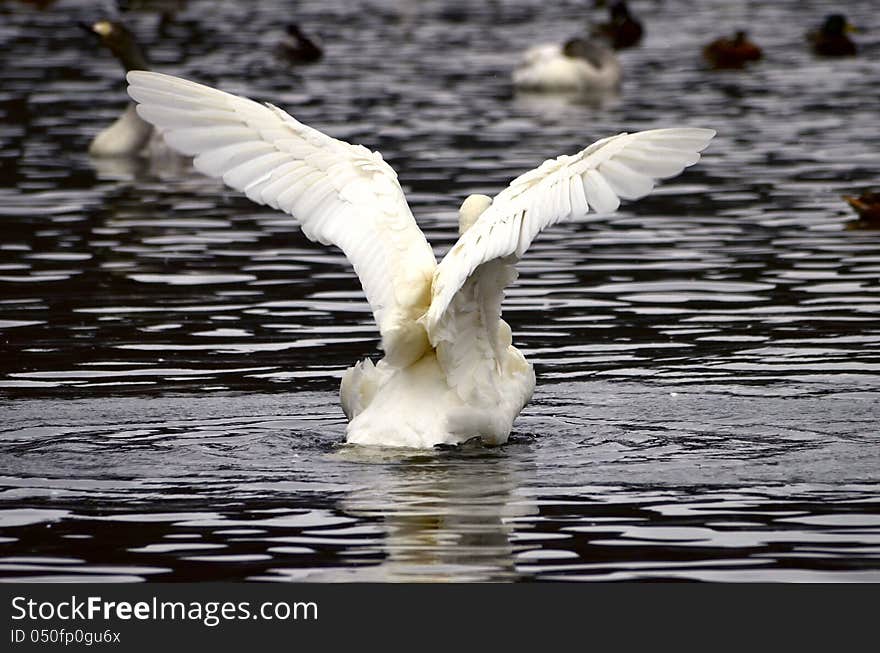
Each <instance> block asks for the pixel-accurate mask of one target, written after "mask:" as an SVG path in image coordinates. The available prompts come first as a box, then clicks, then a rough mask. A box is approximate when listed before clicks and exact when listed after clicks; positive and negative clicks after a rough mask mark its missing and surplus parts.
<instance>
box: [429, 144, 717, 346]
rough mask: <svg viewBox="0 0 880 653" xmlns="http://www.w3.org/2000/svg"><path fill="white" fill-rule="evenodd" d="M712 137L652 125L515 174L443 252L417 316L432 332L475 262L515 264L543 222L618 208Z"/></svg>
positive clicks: (688, 161) (692, 157)
mask: <svg viewBox="0 0 880 653" xmlns="http://www.w3.org/2000/svg"><path fill="white" fill-rule="evenodd" d="M714 136H715V132H714V131H713V130H711V129H699V128H673V129H652V130H649V131H643V132H636V133H635V134H626V133H624V134H618V135H617V136H611V137H609V138H604V139H602V140H600V141H596V142H595V143H593V144H592V145H590V146H589V147H587V148H586V149H584V150H582V151H580V152H578V153H577V154H575V155H571V156H568V155H563V156H560V157H557V158H556V159H550V160H548V161H545V162H544V163H543V164H541V165H540V166H539V167H537V168H535V169H534V170H532V171H530V172H527V173H525V174H523V175H520V176H519V177H517V178H516V179H514V180H513V181H512V182H511V183H510V185H509V186H508V187H507V188H506V189H504V190H503V191H502V192H501V193H499V194H498V195H497V196H496V197H495V198H494V199H493V200H492V204H491V205H490V206H489V208H487V209H486V210H485V211H484V212H483V214H482V215H480V217H479V218H478V219H477V221H476V222H475V223H474V225H473V226H472V227H471V228H470V229H468V230H467V232H465V233H464V234H463V235H462V236H461V237H460V238H459V239H458V242H457V243H456V244H455V245H454V246H453V247H452V249H451V250H449V252H448V253H447V254H446V256H445V257H444V258H443V260H442V261H441V262H440V265H438V266H437V270H436V271H435V272H434V282H433V284H432V287H431V294H432V299H431V308H430V309H429V311H428V313H427V314H426V315H425V317H424V318H423V322H424V324H425V327H426V328H427V330H428V335H429V337H431V339H432V341H433V340H434V335H433V333H434V332H435V330H436V328H437V326H438V324H439V323H440V321H441V320H442V318H443V316H444V314H445V313H446V311H447V309H448V308H449V305H450V303H451V302H452V301H453V299H454V298H455V296H456V293H458V292H459V290H460V289H461V288H462V287H463V286H464V285H465V283H466V282H467V281H468V279H469V278H470V277H471V275H473V274H474V272H475V271H476V270H477V269H478V268H479V267H481V266H483V265H485V264H486V263H488V262H490V261H494V260H496V259H505V260H507V261H508V262H509V263H515V262H516V260H517V259H519V258H520V257H521V256H522V255H523V253H524V252H525V251H526V250H527V249H528V248H529V245H531V244H532V240H534V238H535V237H536V236H537V235H538V233H540V232H541V231H542V230H544V229H546V228H547V227H549V226H551V225H554V224H556V223H558V222H562V221H564V220H572V219H579V218H583V217H584V216H586V215H587V213H589V212H590V211H591V210H592V211H594V212H595V213H598V214H604V213H610V212H613V211H616V210H617V207H618V206H619V205H620V200H621V199H627V200H633V199H638V198H640V197H644V196H645V195H647V194H648V193H650V192H651V190H652V189H653V188H654V184H655V182H656V181H657V180H658V179H666V178H669V177H674V176H675V175H677V174H679V173H680V172H681V171H682V170H684V169H685V168H686V167H688V166H691V165H693V164H695V163H696V162H697V161H699V160H700V154H699V153H700V152H701V151H702V150H704V149H705V148H706V147H707V146H708V145H709V141H710V140H712V138H713V137H714Z"/></svg>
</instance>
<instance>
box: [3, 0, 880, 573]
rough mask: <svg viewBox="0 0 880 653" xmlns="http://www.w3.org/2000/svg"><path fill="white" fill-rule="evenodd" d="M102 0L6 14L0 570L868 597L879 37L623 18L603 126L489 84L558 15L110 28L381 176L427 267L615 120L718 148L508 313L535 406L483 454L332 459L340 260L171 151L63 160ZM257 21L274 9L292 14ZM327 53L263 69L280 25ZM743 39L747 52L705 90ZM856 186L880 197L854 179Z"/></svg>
mask: <svg viewBox="0 0 880 653" xmlns="http://www.w3.org/2000/svg"><path fill="white" fill-rule="evenodd" d="M97 4H98V3H91V2H64V1H63V0H62V1H61V2H58V3H56V4H55V5H54V6H53V7H52V8H50V9H48V10H45V11H38V10H36V9H34V8H33V7H31V6H30V5H26V4H23V3H18V2H2V3H0V70H2V71H3V73H2V83H0V221H2V223H0V224H2V237H0V579H3V580H40V579H52V580H72V581H86V580H101V581H104V580H106V581H111V580H112V581H133V580H175V581H176V580H235V579H254V580H321V581H326V580H342V581H347V580H468V581H470V580H631V579H667V580H672V579H684V580H708V581H755V580H764V581H807V580H808V581H880V434H878V427H877V424H878V419H880V391H878V382H880V232H877V231H867V230H853V229H848V228H847V222H848V221H850V220H851V219H852V217H853V216H852V215H850V214H849V213H848V208H847V207H846V205H845V203H844V202H843V201H842V200H841V199H840V195H841V194H844V193H850V194H858V192H860V191H861V190H864V189H867V188H870V187H871V185H872V184H877V183H878V175H880V130H878V129H877V125H878V106H880V102H878V99H880V98H878V94H877V83H876V82H877V79H878V75H880V57H878V55H880V22H878V18H877V12H876V6H875V3H874V2H870V1H867V0H865V1H862V2H848V3H846V11H847V13H848V15H849V17H850V19H851V21H852V22H853V23H855V24H856V25H858V26H860V27H861V28H863V31H862V32H861V33H860V34H858V35H856V37H855V38H856V39H857V40H858V42H859V43H860V44H861V46H862V55H861V56H860V57H857V58H853V59H846V60H817V59H815V58H814V57H813V56H812V55H811V54H810V53H809V51H808V50H807V49H806V46H805V42H804V37H803V34H804V32H805V31H806V29H808V28H809V27H812V26H813V25H814V24H815V23H818V22H819V21H820V20H821V18H822V17H823V16H824V14H825V13H827V11H828V10H829V5H828V3H822V2H800V1H798V2H795V1H793V0H791V1H786V2H772V3H768V2H761V3H758V2H751V3H728V2H722V1H721V0H717V1H714V2H711V1H701V2H698V3H693V2H685V1H683V0H666V1H665V2H650V1H644V2H638V1H635V2H633V3H632V6H633V9H634V10H635V11H636V12H637V13H638V14H639V15H640V16H641V17H642V18H643V20H644V21H645V24H646V38H645V40H644V42H643V43H642V45H641V46H640V47H638V48H635V49H633V50H628V51H626V52H624V53H622V54H621V59H622V64H623V67H624V76H625V79H624V85H623V88H622V92H621V93H620V95H619V96H618V97H612V98H605V99H603V101H601V102H584V101H576V100H572V99H571V98H560V97H540V96H538V97H536V96H523V95H517V94H515V93H514V92H513V90H512V88H511V84H510V72H511V69H512V67H513V65H514V63H515V62H516V59H517V57H518V55H519V53H520V52H521V51H522V50H523V49H524V48H526V47H527V46H529V45H532V44H535V43H539V42H545V41H554V40H560V39H563V38H566V37H568V36H571V35H574V34H575V33H577V31H578V30H579V29H582V28H583V26H585V25H586V23H587V21H588V19H590V18H595V19H600V18H602V16H603V15H602V13H601V11H596V12H592V11H590V10H588V9H585V7H589V6H590V3H587V2H580V1H578V2H558V3H547V2H538V1H535V2H525V1H522V2H494V3H489V2H487V3H466V2H458V3H455V2H423V3H407V2H405V1H403V0H400V1H398V2H392V1H390V0H389V1H388V2H378V1H375V2H369V3H346V2H341V1H336V0H329V1H328V0H322V1H321V2H305V1H304V2H300V3H296V6H297V7H298V9H297V11H296V12H295V14H294V13H292V11H291V10H290V8H289V6H288V5H287V4H282V3H274V2H268V1H267V2H254V3H241V2H233V1H229V2H198V1H192V2H190V3H189V6H188V9H187V10H186V11H185V12H183V13H181V14H179V15H178V16H177V18H176V20H174V21H172V22H170V23H169V24H168V25H166V26H165V27H164V28H160V26H159V21H158V18H157V17H156V15H155V14H150V13H137V14H133V15H131V17H130V24H131V26H132V28H133V29H134V30H135V31H136V32H137V34H138V35H139V36H140V37H141V40H142V41H143V42H144V43H145V45H147V46H148V47H147V49H148V53H149V56H150V58H151V59H152V61H153V62H154V65H155V68H156V69H157V70H162V71H165V72H171V73H176V74H179V75H183V76H186V77H190V78H193V79H197V80H199V81H202V82H206V83H209V84H213V85H219V86H222V87H223V88H225V89H227V90H231V91H234V92H240V93H247V94H250V95H252V96H254V97H257V98H263V99H268V100H271V101H273V102H275V103H277V104H279V105H281V106H283V107H285V108H287V109H288V110H290V111H291V113H293V114H294V115H295V116H297V117H298V118H299V119H300V120H301V121H303V122H305V123H307V124H310V125H312V126H315V127H318V128H320V129H323V130H326V131H327V132H329V133H331V134H332V135H333V136H336V137H340V138H345V139H347V140H351V141H354V142H360V143H363V144H365V145H368V146H369V147H371V148H373V149H378V150H380V151H381V152H382V153H383V154H384V155H385V158H386V159H387V160H388V161H389V162H390V163H391V164H392V165H393V166H394V167H395V169H397V170H398V172H399V174H400V179H401V182H402V184H403V185H404V187H405V189H406V190H407V195H408V198H409V200H410V204H411V206H412V208H413V211H414V213H415V215H416V217H417V219H418V221H419V224H420V225H421V226H422V228H423V229H424V230H425V232H426V234H427V235H428V238H429V240H430V241H431V242H432V244H434V245H435V247H436V250H437V253H438V254H441V253H442V252H444V251H445V250H446V249H447V248H448V247H449V246H450V244H451V243H452V242H453V240H454V237H455V230H456V209H457V207H458V204H459V203H460V201H461V199H462V198H463V197H464V196H466V195H467V194H469V193H475V192H486V193H488V194H495V193H496V192H498V191H500V190H501V189H502V188H503V187H504V186H505V185H506V183H507V182H508V181H509V180H510V179H511V178H512V177H514V176H515V175H517V174H519V173H520V172H523V171H525V170H528V169H530V168H532V167H534V166H536V165H537V164H538V163H540V162H541V161H542V160H544V159H545V158H548V157H551V156H556V155H558V154H562V153H573V152H576V151H577V150H579V149H581V148H583V147H584V146H586V145H588V144H589V143H591V142H593V141H594V140H596V139H598V138H600V137H604V136H607V135H611V134H614V133H617V132H619V131H623V130H627V131H634V130H639V129H649V128H655V127H663V126H679V125H693V126H704V127H712V128H714V129H716V130H717V131H718V136H717V138H716V139H715V141H713V143H712V145H711V146H710V148H709V150H707V152H706V153H705V157H704V159H703V160H702V161H701V162H700V163H699V165H697V166H695V167H694V168H692V169H690V170H689V171H688V172H686V173H685V174H684V175H682V176H681V177H679V178H677V179H675V180H672V181H671V182H669V183H666V184H663V185H662V186H661V187H660V188H659V190H658V191H657V192H655V193H654V194H653V195H652V196H650V197H648V198H646V199H645V200H642V201H640V202H638V203H634V204H626V205H624V206H623V207H622V208H621V210H620V211H619V212H618V213H617V214H615V215H614V216H610V217H609V219H608V220H606V221H603V222H598V223H588V224H569V225H562V226H559V227H556V228H554V229H552V230H550V231H548V232H547V233H545V234H544V235H542V236H541V237H540V238H539V239H538V241H537V242H536V243H535V245H534V246H533V248H532V250H531V251H530V252H529V254H528V256H527V257H526V259H525V260H524V261H523V262H522V264H521V266H520V270H521V273H522V274H521V279H520V282H519V284H518V285H517V286H516V287H514V288H513V289H512V290H511V291H510V292H509V296H508V299H507V300H506V303H505V313H504V315H505V319H507V320H508V321H509V322H510V323H511V326H512V327H513V330H514V342H515V344H516V345H517V346H518V347H519V348H520V349H521V350H522V351H523V353H524V354H525V355H526V357H527V358H528V359H529V360H531V361H532V362H534V363H535V368H536V372H537V376H538V388H537V390H536V393H535V397H534V399H533V401H532V403H531V404H530V405H529V406H528V407H527V408H526V409H525V411H524V412H523V414H522V415H521V416H520V418H519V419H518V420H517V422H516V424H515V426H514V431H513V435H512V437H511V441H510V443H509V444H508V445H506V446H504V447H500V448H495V449H487V448H482V447H479V446H470V445H469V446H465V447H462V448H460V449H456V450H443V451H439V450H438V451H429V452H411V451H410V452H401V451H395V450H368V449H360V448H351V447H345V446H342V442H343V436H344V425H345V419H344V416H343V414H342V411H341V409H340V407H339V403H338V396H337V391H338V383H339V378H340V376H341V374H342V372H343V370H344V369H345V368H346V367H347V366H349V365H351V364H352V363H353V362H355V361H356V360H359V359H361V358H364V357H367V356H372V357H373V358H374V359H375V358H377V357H378V348H377V344H378V341H377V334H376V332H375V330H374V327H373V324H372V320H371V316H370V313H369V312H368V307H367V305H366V303H365V301H364V299H363V296H362V292H361V290H360V288H359V286H358V283H357V281H356V279H355V277H354V275H353V274H352V273H351V271H350V270H349V268H348V267H347V265H346V264H345V260H344V258H343V257H342V255H341V254H340V253H339V252H338V251H335V250H329V249H325V248H321V247H319V246H316V245H313V244H311V243H309V242H308V241H307V240H306V239H305V238H304V237H303V236H302V235H301V234H300V233H298V232H297V231H296V230H295V229H294V228H293V227H292V225H291V221H290V220H289V219H288V218H287V216H285V215H283V214H279V213H275V212H273V211H272V210H270V209H266V208H261V207H258V206H255V205H253V204H250V203H249V202H248V201H247V200H246V199H243V198H240V197H238V196H237V194H235V193H233V192H226V191H224V190H223V189H222V188H221V187H220V186H219V185H218V183H217V182H215V181H212V180H209V179H205V178H203V177H201V176H199V175H197V174H195V173H193V172H192V170H190V169H189V168H188V167H187V166H185V165H174V164H173V162H167V161H164V162H163V161H156V162H153V163H150V162H147V161H127V162H112V163H108V162H99V161H93V160H91V159H90V158H89V156H88V155H87V153H86V149H87V147H88V143H89V141H90V139H91V137H92V136H93V135H94V134H95V133H97V132H98V131H99V130H100V129H101V128H103V127H105V126H106V125H107V124H109V122H110V121H111V120H112V119H113V118H114V117H115V116H116V115H118V113H119V112H120V111H121V110H122V108H123V107H124V106H125V102H126V100H125V96H124V93H123V85H122V81H121V72H120V70H119V68H118V65H117V64H116V62H115V61H114V60H113V59H112V58H111V56H110V55H109V53H107V52H105V51H102V50H99V49H98V48H97V47H96V44H95V43H93V42H92V40H90V39H89V38H88V35H86V34H85V33H84V32H82V30H81V29H80V28H79V27H78V26H77V25H76V21H78V20H94V19H97V18H99V17H101V15H100V14H99V13H98V11H97V10H96V9H95V5H97ZM285 7H286V8H285ZM291 19H296V20H298V21H299V22H300V23H301V24H302V26H303V27H304V28H305V29H306V31H310V32H316V33H318V34H319V35H320V36H321V37H322V38H323V39H324V44H325V46H326V56H325V58H324V60H323V61H321V62H320V63H317V64H315V65H312V66H308V67H299V68H295V67H291V66H289V65H286V64H284V63H283V62H280V61H279V60H277V59H276V58H275V57H274V56H273V54H272V50H273V47H274V45H275V44H276V43H277V42H278V40H279V39H280V38H281V35H282V27H283V25H284V23H285V22H286V21H288V20H291ZM739 26H747V27H749V28H750V31H751V33H752V35H753V37H754V38H755V40H756V41H757V42H758V43H759V44H760V45H762V46H763V47H764V50H765V60H764V61H763V62H761V63H759V64H758V65H756V66H754V67H753V68H752V69H750V70H748V71H746V72H733V73H723V74H719V73H712V72H710V71H708V70H706V69H705V68H704V66H703V64H702V62H701V61H700V58H699V52H700V48H701V46H702V45H703V44H704V43H705V42H706V41H707V40H709V39H710V38H711V37H714V36H716V35H720V34H721V33H723V32H729V31H733V30H734V29H736V28H737V27H739ZM874 187H875V188H876V186H874Z"/></svg>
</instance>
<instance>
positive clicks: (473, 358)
mask: <svg viewBox="0 0 880 653" xmlns="http://www.w3.org/2000/svg"><path fill="white" fill-rule="evenodd" d="M128 81H129V87H128V93H129V95H130V96H131V97H132V99H134V100H135V101H136V102H138V113H139V114H140V116H141V117H142V118H144V119H145V120H147V121H148V122H151V123H153V124H154V125H156V127H158V128H159V129H160V130H161V131H162V133H163V135H164V138H165V140H166V142H167V143H168V145H170V146H171V147H172V148H174V149H176V150H177V151H179V152H180V153H181V154H186V155H189V156H195V157H196V158H195V161H194V167H195V168H196V169H197V170H199V171H200V172H203V173H205V174H207V175H210V176H213V177H220V178H222V179H223V181H224V182H225V183H226V184H227V185H229V186H231V187H232V188H234V189H236V190H239V191H242V192H244V193H245V195H247V196H248V197H249V198H250V199H251V200H253V201H255V202H257V203H259V204H268V205H269V206H271V207H273V208H276V209H280V210H282V211H284V212H286V213H289V214H290V215H292V216H295V217H296V220H297V222H298V223H299V226H300V228H301V229H302V231H303V234H305V235H306V237H308V238H309V239H311V240H313V241H317V242H319V243H323V244H325V245H330V244H332V245H336V246H337V247H339V248H340V249H342V251H343V253H344V254H345V255H346V257H347V258H348V259H349V261H351V263H352V265H353V266H354V269H355V272H356V274H357V275H358V277H359V278H360V281H361V284H362V285H363V288H364V292H365V294H366V297H367V301H368V302H369V304H370V307H371V308H372V310H373V316H374V318H375V320H376V324H377V325H378V328H379V333H380V335H381V345H382V349H383V350H384V352H385V356H384V358H383V359H382V360H380V361H379V362H378V363H376V364H374V363H373V362H372V361H371V360H369V359H367V360H365V361H363V362H360V363H358V364H356V365H354V366H353V367H351V368H349V369H348V370H347V371H346V372H345V374H344V375H343V378H342V385H341V388H340V399H341V402H342V407H343V410H344V412H345V414H346V416H347V417H348V419H349V420H350V421H349V424H348V427H347V440H348V442H349V443H353V444H362V445H382V446H397V447H416V448H427V447H432V446H435V445H441V444H460V443H462V442H465V441H467V440H469V439H472V438H480V439H481V440H482V441H483V442H484V443H486V444H490V445H497V444H502V443H504V442H506V441H507V438H508V436H509V434H510V430H511V428H512V426H513V421H514V419H516V416H517V415H518V414H519V412H520V411H521V410H522V408H523V407H524V406H525V405H526V403H527V402H528V401H529V399H530V398H531V396H532V391H533V389H534V387H535V372H534V369H533V368H532V365H531V364H529V363H528V362H527V361H526V359H525V358H524V357H523V355H522V353H520V351H519V350H517V349H516V348H515V347H513V345H512V343H511V330H510V327H509V326H508V325H507V323H506V322H504V320H502V319H501V303H502V300H503V298H504V289H505V287H506V286H507V285H508V284H510V283H511V282H512V281H513V280H514V279H516V276H517V273H516V268H515V265H516V262H517V260H518V259H519V258H520V257H521V256H522V255H523V254H525V252H526V250H527V249H528V248H529V245H531V243H532V240H533V239H534V238H535V237H536V236H537V235H538V233H540V232H541V231H542V230H543V229H545V228H547V227H550V226H551V225H553V224H556V223H557V222H561V221H564V220H572V219H584V218H586V216H587V214H588V212H591V211H592V212H596V213H599V214H602V213H608V212H611V211H615V210H616V209H617V207H618V206H619V205H620V200H621V198H624V199H636V198H639V197H643V196H645V195H647V194H648V193H649V192H650V191H651V190H652V188H653V187H654V183H655V180H656V179H663V178H667V177H672V176H675V175H677V174H679V173H680V172H681V171H682V170H684V168H686V167H687V166H690V165H693V164H694V163H696V162H697V161H698V160H699V158H700V155H699V152H700V151H702V150H703V149H704V148H705V147H707V145H708V144H709V141H710V140H711V138H712V137H713V136H714V135H715V132H714V131H712V130H710V129H697V128H677V129H655V130H651V131H645V132H638V133H634V134H625V133H624V134H618V135H617V136H612V137H610V138H604V139H602V140H600V141H597V142H596V143H593V144H592V145H590V146H589V147H587V148H586V149H584V150H581V151H580V152H578V153H577V154H574V155H571V156H560V157H557V158H555V159H551V160H549V161H545V162H544V163H543V164H542V165H541V166H539V167H538V168H536V169H535V170H532V171H531V172H527V173H525V174H524V175H521V176H519V177H517V178H516V179H514V180H513V181H512V182H511V184H510V186H508V187H507V189H506V190H504V191H502V192H501V193H499V194H498V195H497V196H496V197H495V198H494V199H492V198H490V197H487V196H485V195H471V196H469V197H468V198H467V199H465V201H464V203H463V204H462V205H461V208H460V209H459V225H458V228H459V234H460V237H459V239H458V242H457V243H456V244H455V245H454V246H453V247H452V249H451V250H449V253H447V254H446V256H445V257H444V258H443V260H442V261H441V262H440V264H439V265H438V264H437V262H436V260H435V258H434V253H433V250H432V249H431V246H430V245H429V244H428V241H427V240H426V239H425V235H424V234H423V233H422V231H421V230H420V229H419V227H418V225H417V224H416V221H415V219H414V218H413V215H412V212H411V211H410V208H409V206H408V205H407V202H406V198H405V197H404V194H403V189H402V188H401V186H400V183H399V182H398V180H397V175H396V174H395V172H394V170H393V169H392V168H391V166H389V165H388V164H387V163H386V162H385V161H384V160H383V159H382V156H381V155H380V154H379V153H378V152H371V151H370V150H368V149H367V148H366V147H364V146H362V145H350V144H349V143H346V142H344V141H340V140H336V139H334V138H331V137H330V136H327V135H325V134H323V133H321V132H319V131H317V130H316V129H312V128H310V127H307V126H306V125H303V124H302V123H300V122H299V121H297V120H296V119H295V118H294V117H293V116H291V115H289V114H288V113H286V112H284V111H283V110H281V109H279V108H277V107H275V106H273V105H271V104H259V103H257V102H254V101H252V100H249V99H247V98H244V97H239V96H235V95H230V94H229V93H224V92H222V91H219V90H216V89H213V88H209V87H207V86H202V85H201V84H196V83H194V82H190V81H187V80H184V79H180V78H177V77H170V76H167V75H160V74H158V73H150V72H142V71H134V72H130V73H128Z"/></svg>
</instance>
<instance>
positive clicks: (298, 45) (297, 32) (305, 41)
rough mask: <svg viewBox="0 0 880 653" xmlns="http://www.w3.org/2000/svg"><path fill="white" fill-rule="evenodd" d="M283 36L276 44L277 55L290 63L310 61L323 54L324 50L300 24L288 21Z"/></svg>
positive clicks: (317, 58)
mask: <svg viewBox="0 0 880 653" xmlns="http://www.w3.org/2000/svg"><path fill="white" fill-rule="evenodd" d="M284 31H285V36H284V38H283V39H282V40H281V42H280V43H279V44H278V47H277V52H278V56H279V57H281V58H282V59H286V60H287V61H290V62H291V63H312V62H315V61H318V60H319V59H320V58H321V57H323V56H324V51H323V50H322V49H321V46H319V45H318V44H317V43H316V42H315V41H314V40H312V39H310V38H309V37H308V36H306V35H305V34H304V33H303V31H302V29H300V26H299V25H297V24H296V23H289V24H288V25H287V27H286V28H285V30H284Z"/></svg>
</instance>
